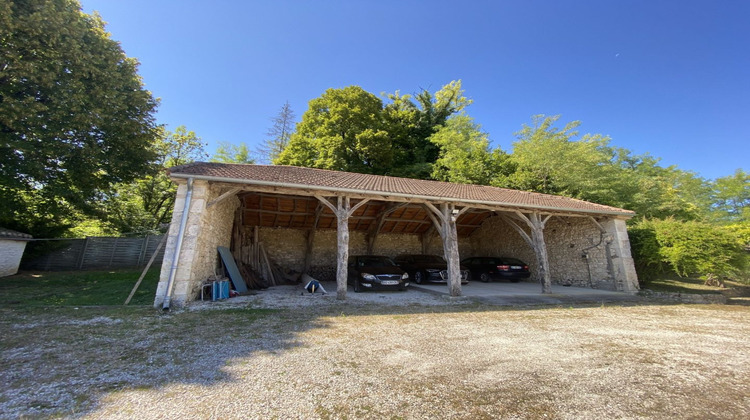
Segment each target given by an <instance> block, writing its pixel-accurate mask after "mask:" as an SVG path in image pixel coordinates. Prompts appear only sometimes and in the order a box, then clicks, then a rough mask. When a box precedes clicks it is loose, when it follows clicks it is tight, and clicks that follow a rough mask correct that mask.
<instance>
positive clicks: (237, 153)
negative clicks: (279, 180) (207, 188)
mask: <svg viewBox="0 0 750 420" xmlns="http://www.w3.org/2000/svg"><path fill="white" fill-rule="evenodd" d="M211 162H222V163H255V159H253V158H252V157H251V156H250V149H248V148H247V145H246V144H245V143H240V144H239V145H236V144H231V143H227V142H219V147H217V148H216V153H215V154H214V155H213V157H211Z"/></svg>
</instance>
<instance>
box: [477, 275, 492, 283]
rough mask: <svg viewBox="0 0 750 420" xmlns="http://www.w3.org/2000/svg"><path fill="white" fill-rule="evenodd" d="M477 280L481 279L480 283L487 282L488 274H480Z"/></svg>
mask: <svg viewBox="0 0 750 420" xmlns="http://www.w3.org/2000/svg"><path fill="white" fill-rule="evenodd" d="M479 281H481V282H482V283H487V282H488V281H490V275H489V274H487V273H482V274H480V275H479Z"/></svg>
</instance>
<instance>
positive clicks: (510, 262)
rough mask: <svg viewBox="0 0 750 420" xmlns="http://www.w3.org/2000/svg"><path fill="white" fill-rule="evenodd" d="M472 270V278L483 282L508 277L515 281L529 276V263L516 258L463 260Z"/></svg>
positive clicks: (462, 262)
mask: <svg viewBox="0 0 750 420" xmlns="http://www.w3.org/2000/svg"><path fill="white" fill-rule="evenodd" d="M461 264H463V265H465V266H466V267H468V268H469V271H471V278H473V279H479V281H482V282H485V283H486V282H488V281H490V280H499V279H508V280H510V281H512V282H513V283H516V282H519V281H521V280H523V279H527V278H529V276H531V273H530V272H529V265H528V264H526V263H525V262H523V261H521V260H518V259H516V258H508V257H474V258H467V259H465V260H463V261H461Z"/></svg>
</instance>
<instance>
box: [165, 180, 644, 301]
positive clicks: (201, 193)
mask: <svg viewBox="0 0 750 420" xmlns="http://www.w3.org/2000/svg"><path fill="white" fill-rule="evenodd" d="M178 182H179V185H178V190H177V199H176V202H175V210H174V213H173V216H172V224H171V225H170V229H169V237H168V240H167V244H166V248H165V255H164V261H163V264H162V271H161V277H160V280H159V285H158V288H157V293H156V298H155V300H154V305H155V306H161V305H162V304H163V301H164V298H165V295H166V291H167V282H168V279H169V275H170V272H171V266H172V263H173V261H174V258H175V250H176V247H177V234H178V230H179V225H180V220H181V217H182V211H183V207H184V203H185V197H186V193H187V182H186V180H180V181H178ZM221 193H222V191H221V189H220V188H217V187H216V186H213V185H209V183H208V182H206V181H195V182H194V185H193V196H192V199H191V203H190V210H189V211H190V213H189V217H188V219H187V225H186V229H185V232H184V238H183V244H182V249H181V252H180V256H179V263H178V264H177V270H176V272H175V276H174V284H173V289H172V301H173V302H174V304H175V305H178V306H179V305H181V304H184V303H185V302H187V301H190V300H193V299H195V297H196V296H197V295H198V293H199V287H200V284H201V282H202V281H203V280H205V279H207V278H208V277H209V276H211V275H212V274H214V271H215V269H216V267H217V263H218V253H217V251H216V247H217V246H227V247H228V246H230V242H231V232H232V226H233V222H234V213H235V210H236V209H237V208H238V207H239V205H240V202H239V200H238V199H237V198H236V197H230V198H227V199H225V200H223V201H221V202H220V203H218V204H216V205H214V206H211V207H210V208H206V205H207V203H209V202H210V201H211V200H213V199H215V198H216V197H218V196H219V195H221ZM601 225H602V226H603V229H604V232H602V231H601V229H600V228H599V226H597V224H595V223H594V222H593V220H591V219H590V218H587V217H553V218H551V219H550V220H549V221H548V222H547V225H546V228H545V231H544V234H545V241H546V244H547V252H548V254H549V262H550V274H551V277H552V281H553V283H556V284H565V285H575V286H583V287H595V288H607V289H617V290H623V291H631V292H632V291H635V290H637V288H638V283H637V282H638V280H637V277H636V276H635V269H634V268H633V260H632V257H631V256H630V243H629V241H628V237H627V229H626V228H625V222H624V221H623V220H619V219H609V220H605V221H604V222H602V224H601ZM259 239H260V241H261V242H262V243H263V244H264V248H265V250H266V252H267V254H268V257H269V259H270V260H271V261H272V262H274V263H275V264H277V265H279V266H281V267H282V268H284V269H285V270H295V271H298V272H301V271H302V270H303V267H304V261H305V252H306V242H307V241H306V239H307V231H304V230H298V229H283V228H261V229H259ZM336 240H337V235H336V230H335V229H321V230H318V231H316V232H315V239H314V241H313V247H312V260H311V270H310V274H311V275H313V276H314V277H317V278H318V279H320V280H327V281H330V280H335V273H336V256H337V244H336ZM458 245H459V255H460V258H461V259H464V258H468V257H474V256H509V257H515V258H518V259H521V260H523V261H525V262H526V263H528V264H529V266H530V269H531V272H532V281H538V279H537V267H536V265H537V264H536V258H535V256H534V252H533V251H532V249H531V247H530V246H529V245H528V244H527V243H526V242H525V241H524V240H523V239H522V238H521V236H520V235H519V234H518V233H517V232H516V231H515V230H514V229H513V228H512V227H511V226H510V225H508V224H507V223H506V222H505V221H504V220H503V219H502V218H500V217H499V216H494V217H490V218H488V219H486V220H485V222H484V223H483V224H482V226H481V227H480V228H479V229H477V230H476V231H475V232H474V234H472V235H471V237H469V238H459V244H458ZM423 249H426V253H428V254H436V255H442V254H443V245H442V241H441V239H440V237H439V236H438V235H437V234H436V233H435V234H433V235H431V236H429V237H428V238H427V242H426V244H425V247H423V244H422V242H421V238H420V236H419V235H394V234H381V235H379V236H378V238H377V240H376V242H375V249H374V253H375V254H381V255H387V256H390V257H395V256H396V255H399V254H421V253H422V252H423ZM365 253H367V241H366V234H365V232H357V231H351V232H350V236H349V254H350V255H357V254H365Z"/></svg>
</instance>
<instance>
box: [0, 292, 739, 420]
mask: <svg viewBox="0 0 750 420" xmlns="http://www.w3.org/2000/svg"><path fill="white" fill-rule="evenodd" d="M326 288H328V286H327V285H326ZM329 291H330V292H331V293H330V294H327V295H325V296H323V295H312V296H311V295H301V294H300V293H301V288H300V287H292V286H288V287H287V286H285V287H280V288H273V289H269V290H267V291H263V292H261V293H259V294H257V295H253V296H245V297H241V298H232V299H228V300H227V301H224V302H204V303H196V304H193V305H190V307H189V308H187V310H185V311H181V312H179V313H173V314H168V315H164V314H160V313H154V312H153V311H145V310H140V312H138V311H135V312H126V311H121V310H120V311H117V310H114V309H111V310H108V309H91V310H82V311H76V312H74V311H67V312H66V311H57V313H49V314H48V313H33V314H26V315H24V314H17V313H13V312H9V311H5V313H4V314H3V315H5V316H4V317H0V328H4V329H3V331H2V332H3V340H4V341H3V343H2V353H1V358H0V366H2V369H3V375H2V377H0V417H1V418H19V417H35V418H36V417H66V418H78V417H81V418H92V419H132V418H146V419H151V418H154V419H156V418H221V419H245V418H250V419H268V418H280V419H302V418H304V419H308V418H310V419H328V418H335V419H342V418H371V419H380V418H408V419H432V418H445V419H458V418H467V419H474V418H479V419H481V418H561V419H579V418H591V419H594V418H595V419H599V418H663V419H673V418H724V419H735V418H737V419H745V418H750V340H748V339H747V337H748V336H750V321H749V320H750V308H748V307H731V306H707V305H674V306H668V305H667V306H665V305H643V306H608V305H603V306H597V307H571V306H565V307H534V308H508V307H502V308H501V307H496V306H491V305H482V304H477V303H475V302H472V301H470V300H465V299H450V298H445V297H442V296H436V295H432V294H428V293H421V292H417V291H409V292H405V293H399V292H394V293H385V292H384V293H361V294H354V293H350V294H348V299H347V300H346V301H344V302H341V301H337V300H336V299H335V292H334V290H330V289H329ZM260 308H268V309H272V310H271V311H257V310H255V309H260ZM81 312H83V313H81ZM53 320H57V321H59V322H60V324H59V326H58V327H57V328H50V327H49V326H50V323H51V322H52V321H53ZM24 323H28V324H34V325H35V327H33V328H26V329H24V328H7V327H8V326H10V325H19V324H24Z"/></svg>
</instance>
